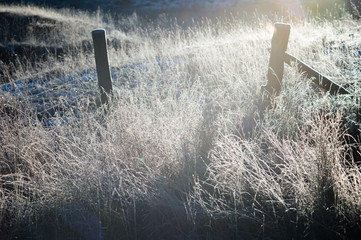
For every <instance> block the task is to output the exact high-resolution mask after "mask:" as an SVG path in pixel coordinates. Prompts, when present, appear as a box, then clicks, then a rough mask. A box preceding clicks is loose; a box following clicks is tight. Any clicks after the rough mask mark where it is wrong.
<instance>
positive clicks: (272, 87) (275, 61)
mask: <svg viewBox="0 0 361 240" xmlns="http://www.w3.org/2000/svg"><path fill="white" fill-rule="evenodd" d="M290 30H291V26H290V25H289V24H284V23H276V24H275V26H274V32H273V37H272V43H271V47H272V48H271V56H270V61H269V66H268V74H267V79H268V82H267V85H266V86H264V87H262V88H263V90H264V94H266V96H264V97H265V98H267V99H264V100H265V101H269V97H270V95H272V94H278V93H279V92H280V90H281V84H282V77H283V71H284V56H285V52H286V50H287V44H288V39H289V36H290Z"/></svg>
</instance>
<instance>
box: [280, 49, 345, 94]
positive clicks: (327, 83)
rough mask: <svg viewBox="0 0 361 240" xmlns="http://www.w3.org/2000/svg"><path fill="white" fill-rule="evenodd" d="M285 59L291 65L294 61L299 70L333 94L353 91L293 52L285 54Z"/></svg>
mask: <svg viewBox="0 0 361 240" xmlns="http://www.w3.org/2000/svg"><path fill="white" fill-rule="evenodd" d="M284 61H285V63H287V64H288V65H290V66H291V64H292V63H294V64H296V66H297V68H298V71H299V72H301V73H304V74H305V75H306V77H308V78H310V79H311V80H312V81H313V82H314V83H315V84H317V85H318V86H319V87H320V88H322V89H324V90H326V91H328V92H329V93H330V94H332V95H336V94H351V92H349V91H348V90H347V89H346V88H344V87H342V86H340V85H338V84H337V83H335V82H334V81H332V80H331V79H329V78H328V77H326V76H324V75H323V74H321V73H319V72H318V71H316V70H315V69H313V68H312V67H310V66H308V65H307V64H306V63H304V62H302V61H301V60H299V59H297V58H296V57H294V56H292V55H291V54H288V53H287V52H286V53H285V55H284Z"/></svg>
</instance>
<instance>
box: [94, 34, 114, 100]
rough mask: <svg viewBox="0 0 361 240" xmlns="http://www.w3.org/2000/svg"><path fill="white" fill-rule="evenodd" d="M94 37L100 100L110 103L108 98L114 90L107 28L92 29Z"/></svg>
mask: <svg viewBox="0 0 361 240" xmlns="http://www.w3.org/2000/svg"><path fill="white" fill-rule="evenodd" d="M92 37H93V44H94V55H95V64H96V69H97V75H98V85H99V88H100V100H101V104H102V105H104V104H108V98H109V97H110V96H111V94H112V90H113V87H112V79H111V75H110V68H109V60H108V49H107V42H106V34H105V30H104V29H96V30H94V31H92Z"/></svg>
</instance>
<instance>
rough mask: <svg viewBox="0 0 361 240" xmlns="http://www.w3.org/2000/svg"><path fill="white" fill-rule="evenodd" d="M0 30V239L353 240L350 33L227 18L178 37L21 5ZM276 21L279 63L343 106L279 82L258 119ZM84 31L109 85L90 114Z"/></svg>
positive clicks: (137, 22) (355, 165) (148, 23)
mask: <svg viewBox="0 0 361 240" xmlns="http://www.w3.org/2000/svg"><path fill="white" fill-rule="evenodd" d="M0 18H2V19H7V20H8V21H9V23H8V24H4V25H2V26H1V28H2V29H0V30H1V31H0V32H1V34H2V35H0V37H1V39H0V41H1V42H0V43H1V45H0V47H1V54H2V55H0V56H1V57H2V58H1V62H0V69H1V71H0V73H1V76H0V77H1V78H2V79H1V81H2V83H4V84H5V85H3V87H2V90H1V94H0V102H1V109H0V111H1V114H0V116H1V117H0V142H1V143H0V146H1V147H0V161H1V164H0V167H1V168H0V173H1V175H0V226H1V227H0V235H1V236H4V237H5V239H15V238H18V239H24V238H27V239H357V237H358V236H359V234H360V233H361V188H360V183H361V172H360V165H359V164H360V162H359V161H360V154H359V150H360V144H359V140H360V139H359V137H360V133H359V124H360V118H359V114H358V111H359V96H360V92H361V89H360V87H359V86H360V82H359V80H360V75H361V72H360V69H361V60H360V45H361V27H360V26H361V25H360V22H359V21H358V20H355V19H352V18H351V17H350V16H348V15H347V14H344V15H342V16H341V17H337V19H336V18H332V17H331V19H328V20H325V19H320V18H309V19H306V20H297V21H295V20H292V19H287V18H285V17H281V16H267V17H265V16H255V17H254V18H253V20H252V21H249V20H247V21H246V20H243V18H242V16H233V17H229V18H228V19H218V20H213V21H211V20H207V19H204V20H203V21H201V22H195V23H194V24H193V25H192V26H187V27H184V26H182V25H179V24H178V23H177V22H176V20H174V19H167V18H164V17H159V18H157V19H152V20H149V19H148V20H147V19H141V18H139V17H137V16H136V15H133V16H130V17H124V18H120V19H113V18H111V17H109V16H104V15H103V14H102V13H101V12H97V13H86V12H79V11H70V10H52V9H42V8H37V7H25V6H21V7H14V6H0ZM277 21H283V22H287V23H290V24H291V25H292V28H291V36H290V41H289V47H288V51H289V52H290V53H291V54H293V55H295V56H297V57H299V58H300V59H302V60H303V61H305V62H307V63H309V64H310V65H311V66H313V67H315V68H316V69H317V70H319V71H320V72H322V73H324V74H325V75H328V76H330V77H331V78H332V79H333V80H334V81H335V82H337V83H339V84H341V85H343V86H345V87H346V88H347V89H348V90H349V91H351V92H352V93H354V94H353V96H348V95H347V96H330V95H328V94H327V93H324V92H323V91H321V90H319V89H318V88H317V87H316V86H314V85H313V84H312V83H311V82H310V81H309V80H307V79H305V78H304V76H303V75H302V74H299V73H298V72H297V68H296V67H295V66H294V67H285V74H284V80H283V86H282V92H281V94H280V95H279V96H277V97H276V98H274V101H273V102H272V108H271V109H268V110H266V111H264V112H260V109H259V108H258V105H259V99H260V94H261V93H260V89H261V86H262V85H265V83H266V72H267V66H268V61H269V51H268V49H269V47H270V43H271V37H272V34H273V30H272V27H271V26H272V23H274V22H277ZM9 26H12V27H9ZM14 26H16V27H14ZM99 27H102V28H105V29H106V30H107V34H108V38H109V54H110V63H111V66H112V74H113V81H114V94H115V98H114V102H113V103H112V105H111V106H110V111H109V112H108V114H106V115H104V111H103V110H102V109H98V108H96V107H95V106H96V99H97V94H98V90H97V82H96V80H97V79H96V75H95V70H94V65H95V63H94V56H93V50H92V46H91V36H90V31H91V30H93V29H95V28H99ZM24 49H25V50H24ZM26 49H28V50H26ZM34 49H38V50H34ZM54 49H55V50H54ZM16 51H18V52H16ZM36 51H38V53H37V54H34V53H35V52H36ZM59 52H60V54H59ZM6 84H7V85H6ZM19 88H21V89H19ZM44 91H45V92H44ZM246 132H251V134H245V133H246Z"/></svg>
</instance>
